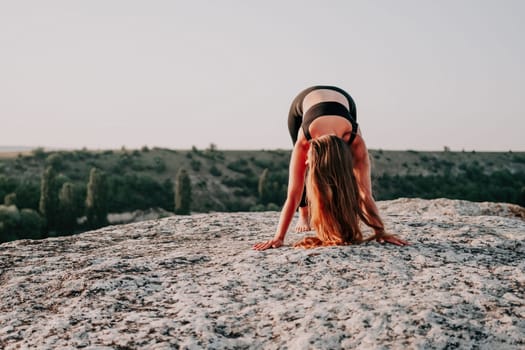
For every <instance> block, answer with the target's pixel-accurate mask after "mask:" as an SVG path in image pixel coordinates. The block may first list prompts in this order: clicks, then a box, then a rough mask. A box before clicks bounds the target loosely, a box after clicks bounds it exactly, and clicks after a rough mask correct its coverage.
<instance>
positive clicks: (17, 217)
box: [0, 162, 192, 243]
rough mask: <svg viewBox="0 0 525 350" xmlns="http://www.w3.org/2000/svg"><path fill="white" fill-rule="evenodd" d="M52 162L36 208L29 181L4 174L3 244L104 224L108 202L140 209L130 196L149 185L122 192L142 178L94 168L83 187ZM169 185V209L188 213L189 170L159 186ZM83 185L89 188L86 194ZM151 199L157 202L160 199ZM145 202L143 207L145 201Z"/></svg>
mask: <svg viewBox="0 0 525 350" xmlns="http://www.w3.org/2000/svg"><path fill="white" fill-rule="evenodd" d="M50 163H51V165H50V166H48V167H46V168H45V170H44V172H43V173H42V177H41V181H40V191H39V198H38V205H37V208H35V207H34V202H35V199H34V198H31V197H34V192H35V188H34V186H32V185H29V184H27V183H21V184H16V183H15V181H12V180H11V181H10V179H8V178H6V177H4V176H0V189H1V190H2V191H4V192H5V190H6V188H7V189H10V188H11V189H12V190H13V192H9V193H8V194H5V195H4V204H2V205H0V243H1V242H8V241H12V240H16V239H40V238H46V237H49V236H58V235H71V234H74V233H78V232H82V231H86V230H92V229H97V228H100V227H103V226H106V225H108V213H109V208H110V206H109V203H112V204H114V207H119V208H120V209H124V210H135V209H137V208H136V206H134V202H133V201H132V197H133V194H134V193H135V194H136V193H137V189H138V191H140V190H141V189H147V187H148V186H143V188H141V187H140V186H137V187H135V191H129V189H128V190H124V191H122V188H125V187H126V186H129V185H130V183H131V185H133V184H134V183H135V184H136V182H140V179H137V178H136V177H135V178H134V177H132V178H131V180H130V181H129V182H126V181H122V180H117V179H116V178H114V179H112V178H111V177H110V176H108V175H107V174H106V173H105V172H104V171H102V170H100V169H97V168H91V171H90V174H89V180H88V182H87V184H86V185H85V186H79V185H75V184H73V183H72V182H70V181H64V178H63V177H61V176H60V174H59V173H58V172H57V170H56V168H55V165H53V162H50ZM108 179H109V180H110V181H108ZM155 184H156V183H155ZM150 185H151V183H150ZM156 185H158V184H156ZM168 185H170V186H172V187H174V188H170V190H168V191H167V192H168V195H169V194H172V195H173V197H174V198H173V199H172V201H171V203H174V206H173V207H172V208H169V209H171V210H172V211H173V212H175V213H176V214H179V215H188V214H190V210H191V196H192V191H191V181H190V177H189V175H188V173H187V171H186V170H185V169H180V171H179V172H178V173H177V176H176V182H175V186H173V183H172V182H166V183H164V184H163V185H161V188H162V186H164V187H166V186H168ZM27 187H30V189H28V188H27ZM82 190H85V195H84V196H82V193H81V192H82ZM0 193H1V192H0ZM28 193H32V194H33V195H28ZM19 194H20V195H19ZM118 194H120V195H118ZM152 194H153V192H152ZM146 196H148V194H147V193H146ZM110 198H113V199H112V200H110ZM157 199H158V198H157ZM119 201H122V203H120V202H119ZM164 201H165V199H164ZM161 202H162V200H161ZM150 204H151V205H152V206H153V207H155V206H158V204H159V202H151V203H150ZM164 204H165V203H164ZM25 205H28V206H29V207H25ZM146 205H147V204H146ZM141 206H142V207H144V203H142V205H141ZM147 208H149V207H147ZM144 209H146V207H144Z"/></svg>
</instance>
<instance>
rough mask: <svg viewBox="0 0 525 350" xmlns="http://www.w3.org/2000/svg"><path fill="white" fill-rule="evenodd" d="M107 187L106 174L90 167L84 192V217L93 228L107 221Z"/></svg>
mask: <svg viewBox="0 0 525 350" xmlns="http://www.w3.org/2000/svg"><path fill="white" fill-rule="evenodd" d="M107 192H108V189H107V182H106V175H105V174H104V173H103V172H102V171H100V170H98V169H96V168H93V169H91V172H90V174H89V182H88V185H87V194H86V217H87V225H88V227H89V228H92V229H95V228H99V227H102V226H105V225H107V223H108V219H107V216H108V206H107V198H108V195H107V194H108V193H107Z"/></svg>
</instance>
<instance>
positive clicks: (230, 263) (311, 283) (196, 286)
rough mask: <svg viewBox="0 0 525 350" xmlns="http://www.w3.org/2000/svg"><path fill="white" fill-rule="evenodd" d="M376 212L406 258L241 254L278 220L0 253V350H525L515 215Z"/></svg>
mask: <svg viewBox="0 0 525 350" xmlns="http://www.w3.org/2000/svg"><path fill="white" fill-rule="evenodd" d="M378 205H379V208H380V210H381V213H382V215H383V217H384V219H385V222H386V225H387V227H388V229H389V231H390V232H392V233H397V234H398V235H399V236H401V237H402V238H404V239H406V240H408V241H410V242H411V243H412V245H411V246H408V247H403V248H400V247H395V246H391V245H381V244H378V243H375V242H374V243H368V244H363V245H357V246H345V247H330V248H318V249H313V250H301V249H294V248H292V247H291V243H292V242H294V241H295V240H298V239H299V238H301V237H302V236H303V235H302V234H296V233H292V232H290V233H289V234H288V237H287V242H286V246H284V247H282V248H280V249H276V250H275V249H274V250H268V251H264V252H257V251H253V250H251V249H250V248H251V245H252V244H253V243H254V242H256V241H261V240H266V239H268V238H270V237H271V236H272V235H273V231H274V229H275V227H276V224H277V220H278V216H279V214H278V213H276V212H264V213H214V214H198V215H192V216H186V217H184V216H173V217H168V218H164V219H159V220H153V221H146V222H140V223H134V224H129V225H121V226H110V227H106V228H103V229H100V230H97V231H91V232H87V233H83V234H79V235H77V236H71V237H60V238H52V239H47V240H41V241H30V240H24V241H17V242H11V243H6V244H2V245H0V348H5V349H17V348H38V349H60V348H70V349H73V348H85V349H135V348H148V349H179V348H180V349H203V348H207V349H223V348H227V349H233V348H235V349H237V348H238V349H244V348H246V349H248V348H250V349H251V348H254V349H258V348H264V349H285V348H288V349H308V348H312V349H321V348H322V349H339V348H344V349H351V348H362V349H391V348H394V349H396V348H407V349H413V348H415V349H444V348H447V349H454V348H461V349H470V348H480V349H523V348H524V347H525V303H524V299H525V259H524V257H525V221H524V218H523V215H524V213H525V211H524V209H523V208H520V207H517V206H512V205H507V204H495V203H470V202H464V201H454V200H446V199H438V200H421V199H398V200H394V201H384V202H379V203H378ZM307 234H312V233H307Z"/></svg>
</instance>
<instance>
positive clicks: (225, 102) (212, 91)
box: [0, 0, 525, 151]
mask: <svg viewBox="0 0 525 350" xmlns="http://www.w3.org/2000/svg"><path fill="white" fill-rule="evenodd" d="M523 18H525V1H520V0H515V1H513V0H502V1H496V0H493V1H487V0H479V1H474V0H455V1H452V0H443V1H430V0H411V1H409V0H399V1H387V0H383V1H380V0H375V1H374V0H369V1H365V0H362V1H352V0H340V1H330V0H327V1H310V0H302V1H295V0H294V1H286V0H285V1H276V0H265V1H241V0H237V1H235V0H223V1H212V0H209V1H203V0H192V1H177V0H173V1H167V0H166V1H155V0H152V1H132V0H119V1H116V0H104V1H101V0H90V1H87V0H86V1H71V0H63V1H56V0H49V1H35V0H33V1H25V0H19V1H18V0H17V1H8V0H0V48H1V54H0V146H13V145H15V146H29V147H47V148H82V147H87V148H88V149H109V148H112V149H116V148H120V147H122V146H125V147H126V148H129V149H132V148H140V147H142V146H144V145H147V146H149V147H166V148H174V149H189V148H191V147H192V146H196V147H198V148H206V147H208V146H209V144H210V143H214V144H216V145H217V146H218V148H219V149H277V148H284V149H290V148H291V141H290V137H289V135H288V129H287V115H288V109H289V105H290V103H291V101H292V99H293V98H294V97H295V95H296V94H297V93H298V92H300V91H301V90H302V89H304V88H306V87H308V86H311V85H316V84H330V85H337V86H339V87H341V88H343V89H345V90H347V91H348V92H349V93H350V94H351V95H352V96H353V97H354V99H355V101H356V103H357V110H358V122H359V123H360V127H361V130H362V133H363V135H364V138H365V141H366V143H367V145H368V147H369V148H371V149H384V150H408V149H413V150H442V149H443V147H444V146H448V147H450V148H451V149H452V150H453V151H460V150H477V151H508V150H513V151H525V137H523V134H525V113H524V111H525V69H524V65H525V63H524V62H525V44H524V43H525V40H523V34H524V33H525V21H523Z"/></svg>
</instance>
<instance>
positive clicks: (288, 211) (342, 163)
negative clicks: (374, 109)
mask: <svg viewBox="0 0 525 350" xmlns="http://www.w3.org/2000/svg"><path fill="white" fill-rule="evenodd" d="M303 112H304V113H303ZM288 129H289V131H290V136H291V137H292V141H293V144H294V147H293V151H292V156H291V160H290V171H289V180H288V195H287V198H286V201H285V203H284V206H283V209H282V211H281V216H280V219H279V224H278V226H277V231H276V233H275V236H274V238H273V239H270V240H268V241H266V242H260V243H256V244H255V245H254V246H253V249H256V250H265V249H268V248H278V247H280V246H282V245H283V243H284V238H285V235H286V232H287V230H288V227H289V225H290V222H291V221H292V218H293V215H294V214H295V211H296V210H297V207H299V220H298V222H297V226H296V228H295V229H296V231H298V232H303V231H309V230H310V228H311V226H310V225H312V228H313V229H314V230H315V231H316V234H317V237H310V238H305V239H304V240H302V241H301V242H298V243H297V244H296V245H295V246H298V247H305V248H311V247H316V246H326V245H343V244H352V243H361V242H363V237H362V234H361V231H360V229H359V219H360V220H362V221H363V222H364V223H365V224H367V225H368V226H370V227H371V228H372V229H373V230H374V233H375V234H374V235H373V236H372V237H371V238H369V239H367V240H370V239H376V240H377V241H378V242H387V243H392V244H396V245H407V244H408V243H407V242H405V241H403V240H401V239H399V238H397V237H395V236H392V235H387V234H386V233H385V229H384V224H383V222H382V220H381V218H380V217H379V211H378V209H377V207H376V204H375V201H374V199H373V197H372V182H371V178H370V162H369V157H368V150H367V148H366V145H365V142H364V140H363V137H362V134H361V130H360V129H359V127H358V124H357V112H356V106H355V103H354V100H353V99H352V97H351V96H350V95H349V94H348V93H347V92H345V91H344V90H342V89H340V88H338V87H335V86H313V87H310V88H308V89H305V90H303V91H302V92H301V93H300V94H299V95H297V97H296V98H295V99H294V100H293V102H292V106H291V108H290V113H289V115H288ZM307 169H308V176H306V174H307ZM305 179H306V180H307V181H306V186H305ZM306 193H308V201H307V200H306Z"/></svg>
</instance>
